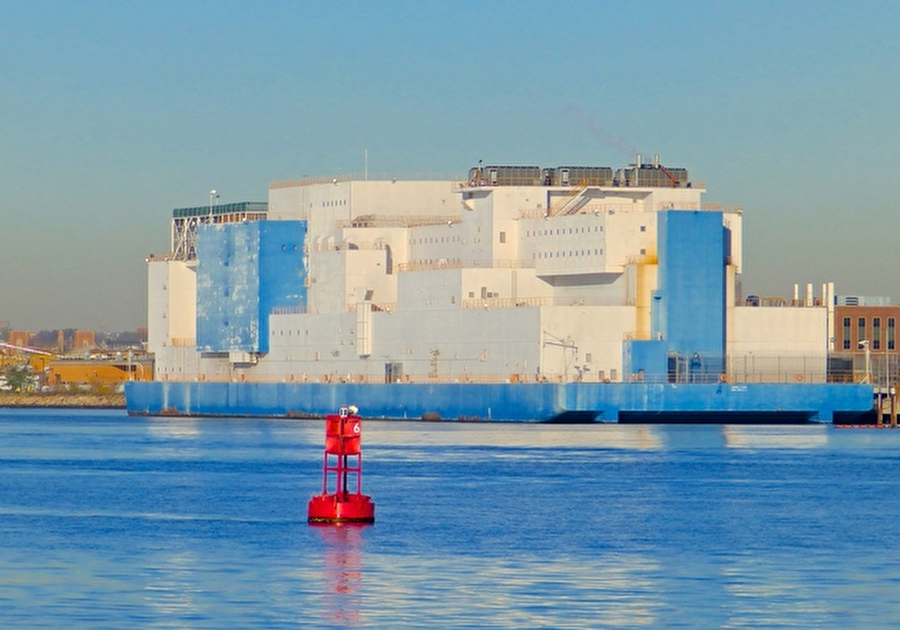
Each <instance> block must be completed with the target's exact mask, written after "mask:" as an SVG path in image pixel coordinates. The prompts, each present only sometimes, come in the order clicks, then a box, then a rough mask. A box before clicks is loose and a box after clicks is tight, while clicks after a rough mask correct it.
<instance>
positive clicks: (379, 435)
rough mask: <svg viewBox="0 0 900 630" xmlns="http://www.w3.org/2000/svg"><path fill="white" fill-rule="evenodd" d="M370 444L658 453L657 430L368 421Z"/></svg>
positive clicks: (615, 426)
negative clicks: (625, 450) (615, 450)
mask: <svg viewBox="0 0 900 630" xmlns="http://www.w3.org/2000/svg"><path fill="white" fill-rule="evenodd" d="M365 440H366V442H367V443H368V444H377V445H378V446H380V447H381V446H400V447H408V446H410V445H414V446H425V447H432V446H478V447H498V448H534V449H541V448H561V449H574V448H588V449H627V450H641V451H647V450H658V449H660V448H662V439H661V433H660V427H659V426H656V425H621V424H589V425H558V424H554V425H548V424H503V423H492V424H488V423H485V424H476V423H472V424H460V423H427V422H407V421H385V422H380V421H377V422H376V421H368V422H367V423H366V437H365Z"/></svg>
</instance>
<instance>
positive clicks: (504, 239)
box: [500, 232, 506, 243]
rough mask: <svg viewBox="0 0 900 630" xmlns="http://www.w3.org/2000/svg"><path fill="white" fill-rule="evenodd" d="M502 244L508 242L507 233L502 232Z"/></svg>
mask: <svg viewBox="0 0 900 630" xmlns="http://www.w3.org/2000/svg"><path fill="white" fill-rule="evenodd" d="M500 242H501V243H505V242H506V232H500Z"/></svg>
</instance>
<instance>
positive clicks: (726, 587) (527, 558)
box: [0, 410, 900, 628]
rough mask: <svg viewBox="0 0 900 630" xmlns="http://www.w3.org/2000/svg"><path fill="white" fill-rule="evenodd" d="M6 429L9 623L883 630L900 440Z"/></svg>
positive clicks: (27, 422) (75, 424) (26, 418)
mask: <svg viewBox="0 0 900 630" xmlns="http://www.w3.org/2000/svg"><path fill="white" fill-rule="evenodd" d="M323 431H324V429H323V424H322V422H320V421H309V420H306V421H303V420H296V421H294V420H247V419H217V420H210V419H204V420H190V419H173V418H159V419H152V418H128V417H126V416H125V415H124V413H121V412H99V413H98V412H95V411H90V412H78V411H76V412H72V411H54V410H51V411H47V410H28V411H25V410H23V411H10V410H0V626H2V627H4V628H46V627H66V628H109V627H116V628H224V627H233V628H254V627H257V628H296V627H309V628H339V627H350V628H356V627H358V628H428V627H448V628H635V627H661V628H772V627H796V628H811V627H816V628H879V627H881V628H888V627H896V626H897V623H898V620H900V569H898V560H900V542H898V537H897V535H896V531H897V529H898V526H900V519H898V516H900V501H898V499H900V487H898V484H897V479H898V477H900V457H898V453H900V448H898V447H900V431H891V430H841V429H834V428H831V427H825V426H801V427H797V426H792V427H732V426H725V427H723V426H672V427H661V426H617V425H597V426H546V425H475V424H423V423H412V422H410V423H406V422H403V423H386V422H367V423H365V425H364V438H363V441H364V449H365V461H364V491H365V492H366V493H368V494H371V495H372V496H373V499H374V500H375V502H376V506H377V507H376V523H375V525H374V526H369V527H342V528H333V527H324V528H323V527H310V526H308V525H307V524H306V522H305V521H306V501H307V500H308V499H309V497H310V496H311V495H312V494H314V493H316V492H318V491H319V490H320V488H321V463H322V443H323Z"/></svg>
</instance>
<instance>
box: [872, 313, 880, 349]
mask: <svg viewBox="0 0 900 630" xmlns="http://www.w3.org/2000/svg"><path fill="white" fill-rule="evenodd" d="M872 350H881V318H880V317H873V318H872Z"/></svg>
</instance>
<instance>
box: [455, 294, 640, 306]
mask: <svg viewBox="0 0 900 630" xmlns="http://www.w3.org/2000/svg"><path fill="white" fill-rule="evenodd" d="M622 305H623V302H622V300H621V299H618V298H602V297H580V298H571V297H569V298H563V297H517V298H468V299H465V300H463V301H462V307H463V308H515V307H517V306H520V307H521V306H622Z"/></svg>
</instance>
